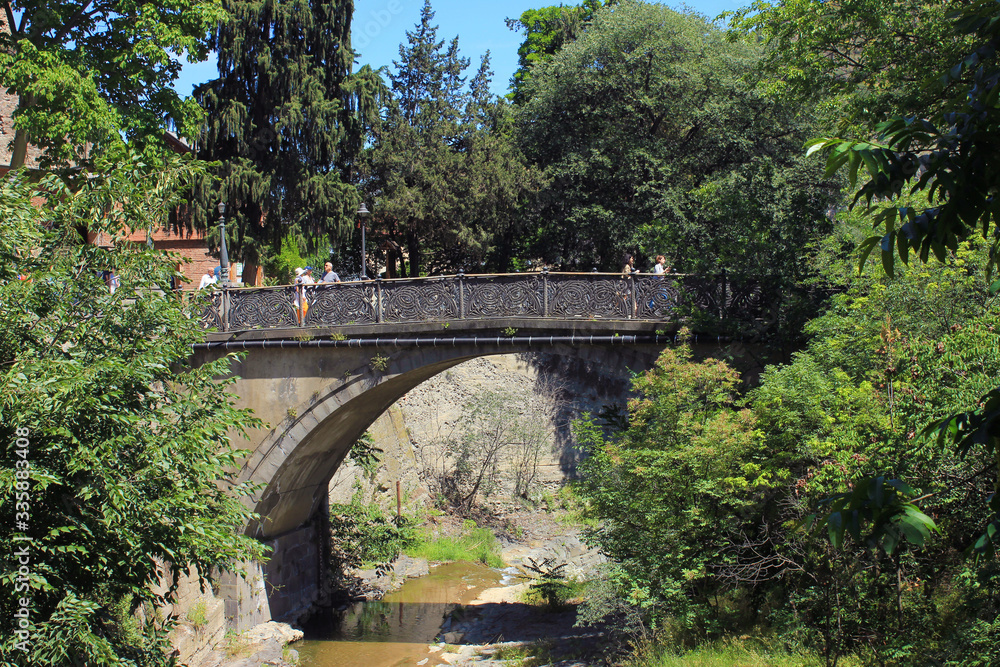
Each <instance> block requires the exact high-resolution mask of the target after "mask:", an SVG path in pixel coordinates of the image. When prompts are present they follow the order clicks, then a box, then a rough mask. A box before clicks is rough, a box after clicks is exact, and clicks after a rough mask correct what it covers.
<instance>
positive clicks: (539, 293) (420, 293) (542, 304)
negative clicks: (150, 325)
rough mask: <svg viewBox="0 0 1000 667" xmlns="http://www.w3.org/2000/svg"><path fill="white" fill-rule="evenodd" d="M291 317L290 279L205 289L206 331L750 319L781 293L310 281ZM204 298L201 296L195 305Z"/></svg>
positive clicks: (638, 283)
mask: <svg viewBox="0 0 1000 667" xmlns="http://www.w3.org/2000/svg"><path fill="white" fill-rule="evenodd" d="M301 289H303V290H304V291H303V293H304V295H305V298H306V299H307V301H308V303H309V309H308V311H307V313H306V319H305V322H299V317H298V315H299V310H298V307H297V305H296V302H295V301H296V300H295V295H296V287H294V286H292V285H289V286H286V287H279V288H248V289H228V290H219V291H215V292H212V293H211V294H207V295H205V297H204V300H203V303H204V307H203V308H202V307H201V305H199V306H198V308H201V310H200V311H196V312H199V319H200V320H201V324H202V327H203V328H205V329H211V328H216V329H219V330H229V331H239V330H245V329H257V328H277V327H300V326H302V327H321V326H326V327H329V326H342V325H349V324H374V323H378V322H382V323H402V322H428V321H443V322H447V321H449V320H458V319H462V318H472V319H493V318H495V319H502V318H506V317H525V318H529V317H550V318H576V317H582V318H607V319H639V320H650V321H662V320H671V319H678V318H685V319H687V318H694V319H695V320H699V319H702V318H709V319H729V320H751V319H755V318H761V317H764V316H765V315H766V314H767V310H768V309H769V308H770V307H771V306H772V305H773V304H775V303H777V302H778V301H780V297H781V293H782V289H781V286H780V285H779V284H778V282H777V281H761V280H750V279H742V278H738V277H729V276H726V275H721V276H693V275H668V276H664V277H660V276H653V275H650V274H639V275H633V276H631V277H628V278H623V277H622V276H620V275H618V274H596V273H595V274H567V273H563V274H560V273H545V274H539V273H530V274H513V275H485V276H477V275H473V276H448V277H442V278H418V279H407V280H384V281H382V280H380V281H366V282H348V283H337V284H333V285H314V286H307V287H305V288H301ZM200 303H202V302H199V304H200Z"/></svg>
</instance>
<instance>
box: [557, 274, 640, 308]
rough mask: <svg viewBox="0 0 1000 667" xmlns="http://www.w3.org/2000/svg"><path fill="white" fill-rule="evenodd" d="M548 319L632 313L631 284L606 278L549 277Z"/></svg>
mask: <svg viewBox="0 0 1000 667" xmlns="http://www.w3.org/2000/svg"><path fill="white" fill-rule="evenodd" d="M548 292H549V317H613V318H621V319H628V317H629V316H630V315H631V314H632V282H631V281H630V280H628V279H625V278H621V277H611V276H607V275H595V276H593V277H590V276H579V275H567V276H561V275H558V274H549V278H548Z"/></svg>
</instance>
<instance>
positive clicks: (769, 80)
mask: <svg viewBox="0 0 1000 667" xmlns="http://www.w3.org/2000/svg"><path fill="white" fill-rule="evenodd" d="M955 7H956V3H954V2H949V1H948V0H931V1H930V2H928V1H925V0H903V1H899V0H847V1H846V2H837V3H829V2H822V1H821V0H779V1H777V2H765V1H757V2H754V3H752V4H751V5H749V6H748V7H745V8H743V9H741V10H739V11H736V12H733V13H732V15H731V16H730V17H729V18H730V22H729V25H730V34H731V36H732V37H733V38H734V39H742V38H743V36H744V35H747V34H749V35H752V36H754V37H756V38H759V39H760V40H761V41H762V42H763V43H764V45H765V46H766V48H765V50H764V56H763V58H762V60H761V63H760V67H761V68H762V69H763V70H765V71H766V72H767V77H766V83H765V84H764V87H765V88H766V89H767V90H768V91H769V92H770V93H773V94H776V95H778V96H779V97H781V98H783V99H785V100H787V101H789V102H790V103H792V104H794V105H795V106H797V107H800V108H802V109H803V111H806V110H808V113H811V114H815V115H817V116H818V117H819V118H820V119H821V122H823V123H824V124H825V125H826V126H827V127H830V128H832V127H834V126H836V125H842V126H844V127H847V128H851V129H852V130H855V131H858V132H861V133H864V132H865V130H866V128H870V127H871V126H872V124H873V123H876V122H879V121H881V120H884V119H885V118H886V117H888V116H890V115H894V114H904V115H911V114H919V115H925V114H927V113H929V112H930V110H933V109H937V108H940V105H941V95H942V92H944V93H945V95H946V96H948V97H955V96H961V91H960V89H959V87H951V88H950V89H948V90H947V91H943V90H942V87H941V86H940V85H939V84H938V82H937V78H938V75H939V73H940V72H942V71H944V70H946V69H948V68H950V67H951V66H952V63H953V62H955V61H956V60H957V59H958V58H959V57H961V56H962V55H963V53H964V52H965V49H966V48H967V45H968V40H967V39H963V38H962V36H961V35H957V34H956V33H955V31H954V30H953V29H952V25H951V21H950V20H949V19H948V14H949V13H950V12H952V11H954V9H955Z"/></svg>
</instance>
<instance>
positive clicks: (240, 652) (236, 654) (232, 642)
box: [222, 630, 250, 659]
mask: <svg viewBox="0 0 1000 667" xmlns="http://www.w3.org/2000/svg"><path fill="white" fill-rule="evenodd" d="M222 649H223V651H225V653H226V657H227V658H229V659H237V658H249V657H250V642H249V641H247V639H246V637H244V636H243V635H241V634H238V633H237V632H235V631H233V630H226V636H225V639H223V640H222Z"/></svg>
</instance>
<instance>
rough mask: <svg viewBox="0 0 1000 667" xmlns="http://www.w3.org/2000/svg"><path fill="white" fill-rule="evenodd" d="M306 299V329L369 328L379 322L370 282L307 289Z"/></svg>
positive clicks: (375, 299) (373, 288) (317, 286)
mask: <svg viewBox="0 0 1000 667" xmlns="http://www.w3.org/2000/svg"><path fill="white" fill-rule="evenodd" d="M306 298H307V299H308V300H309V311H308V312H307V313H306V326H307V327H320V326H327V327H329V326H337V325H342V324H372V323H374V322H377V321H378V298H377V294H376V292H375V286H374V284H373V283H371V282H365V283H334V284H332V285H323V284H320V285H316V286H313V287H307V288H306Z"/></svg>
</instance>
